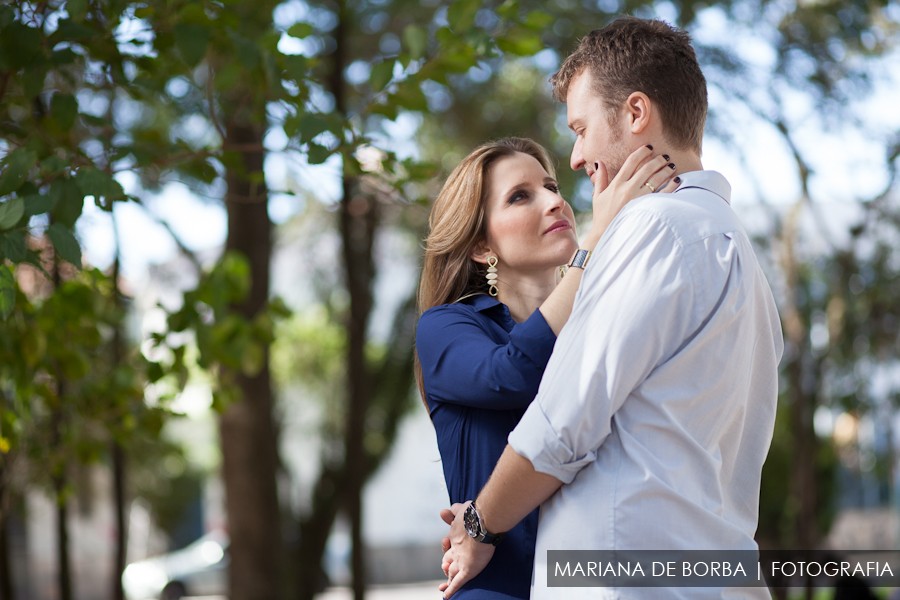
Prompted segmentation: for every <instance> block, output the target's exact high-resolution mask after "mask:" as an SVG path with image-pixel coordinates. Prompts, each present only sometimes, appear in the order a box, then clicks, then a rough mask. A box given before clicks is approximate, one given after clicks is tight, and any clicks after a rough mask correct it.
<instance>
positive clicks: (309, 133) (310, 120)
mask: <svg viewBox="0 0 900 600" xmlns="http://www.w3.org/2000/svg"><path fill="white" fill-rule="evenodd" d="M325 117H326V115H323V114H321V113H303V114H302V115H300V118H299V119H298V131H297V133H298V134H299V136H300V139H302V140H307V141H308V140H312V139H313V138H314V137H316V136H317V135H319V134H320V133H324V132H326V131H331V125H332V124H331V123H329V122H328V120H327V119H326V118H325Z"/></svg>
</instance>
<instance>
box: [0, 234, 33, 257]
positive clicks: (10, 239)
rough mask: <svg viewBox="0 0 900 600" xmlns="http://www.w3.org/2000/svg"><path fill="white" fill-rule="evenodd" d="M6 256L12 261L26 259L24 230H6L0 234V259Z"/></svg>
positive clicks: (26, 250)
mask: <svg viewBox="0 0 900 600" xmlns="http://www.w3.org/2000/svg"><path fill="white" fill-rule="evenodd" d="M3 258H6V259H8V260H10V261H11V262H14V263H20V262H25V261H26V260H28V248H27V247H26V246H25V232H24V231H22V230H16V231H8V232H6V233H2V234H0V259H3Z"/></svg>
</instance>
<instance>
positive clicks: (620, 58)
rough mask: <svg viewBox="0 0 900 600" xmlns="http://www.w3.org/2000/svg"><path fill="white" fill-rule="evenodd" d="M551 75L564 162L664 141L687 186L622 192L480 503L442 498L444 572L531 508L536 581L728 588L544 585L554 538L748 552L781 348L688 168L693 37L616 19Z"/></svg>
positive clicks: (715, 188)
mask: <svg viewBox="0 0 900 600" xmlns="http://www.w3.org/2000/svg"><path fill="white" fill-rule="evenodd" d="M551 81H552V83H553V86H554V93H555V95H556V97H557V98H558V99H560V100H562V101H565V102H566V105H567V114H568V121H569V127H570V128H571V129H572V131H573V132H574V133H575V136H576V139H575V145H574V148H573V150H572V157H571V166H572V168H573V169H576V170H577V169H581V168H583V169H585V171H586V172H587V174H588V175H589V176H590V177H591V179H592V181H594V184H595V186H605V185H607V183H608V181H609V179H610V178H611V177H612V176H613V175H615V173H616V172H617V171H618V169H619V168H620V167H621V165H622V163H623V161H624V159H625V157H626V156H628V154H629V153H630V152H631V151H632V150H633V149H634V148H636V147H638V146H639V145H642V144H647V145H652V146H654V147H656V148H659V149H663V151H665V152H668V153H669V155H670V158H671V161H672V162H673V163H674V164H675V165H677V166H678V169H679V171H678V174H679V177H680V179H681V185H680V187H679V188H678V189H677V190H676V191H675V192H674V193H660V194H651V195H647V196H643V197H642V198H640V199H637V200H634V201H632V202H631V203H630V204H628V205H627V206H626V207H625V208H624V209H623V210H622V211H621V213H620V214H619V215H618V217H617V218H616V219H615V221H614V222H613V223H612V224H611V225H610V227H609V228H608V230H607V232H606V234H605V235H604V238H603V239H602V240H601V242H600V244H599V245H598V246H597V248H596V250H595V252H594V254H593V256H592V257H590V261H589V264H587V268H586V271H585V274H584V279H583V280H582V284H581V289H580V290H579V293H578V296H577V297H576V299H575V307H574V309H573V312H572V315H571V317H570V319H569V322H568V323H567V324H566V326H565V327H564V328H563V330H562V332H561V333H560V336H559V339H558V340H557V343H556V346H555V348H554V352H553V356H552V357H551V359H550V363H549V364H548V366H547V369H546V372H545V374H544V378H543V380H542V382H541V386H540V391H539V392H538V395H537V397H536V398H535V400H534V402H533V403H532V404H531V406H530V407H529V409H528V410H527V412H526V413H525V415H524V416H523V418H522V420H521V421H520V423H519V425H518V426H517V427H516V429H515V430H514V431H513V432H512V433H511V434H510V436H509V445H508V446H507V448H506V450H505V451H504V453H503V456H502V457H501V459H500V461H499V462H498V463H497V466H496V468H495V470H494V472H493V475H492V476H491V479H490V480H489V481H488V483H487V485H486V486H485V488H484V489H483V491H482V492H481V493H480V494H479V495H478V498H477V499H476V500H475V503H474V505H473V504H472V503H471V502H467V503H465V504H458V505H454V506H453V507H452V508H451V509H450V510H447V511H444V512H443V514H442V516H443V517H444V518H445V520H447V522H448V523H449V522H450V521H451V519H452V527H451V533H450V540H451V542H452V546H451V547H450V548H449V550H448V551H447V553H446V554H445V557H444V564H443V566H444V570H445V573H447V574H448V576H449V580H448V583H446V584H444V585H443V586H441V587H442V589H443V590H444V592H445V597H448V598H449V597H450V596H452V595H453V594H454V593H455V592H456V591H457V590H459V589H460V587H461V586H462V585H463V584H464V583H465V582H466V581H468V580H469V579H471V578H472V577H473V576H475V575H476V574H477V573H478V572H479V571H480V570H481V569H482V568H483V566H484V565H485V564H487V562H488V561H489V560H490V557H491V555H492V553H493V545H492V543H491V542H493V543H498V542H497V539H496V536H497V534H501V533H502V532H504V531H506V530H508V529H510V528H511V527H513V525H514V524H515V523H516V522H518V520H519V519H521V518H522V517H524V516H525V515H526V514H527V513H528V512H530V511H531V510H533V509H534V508H535V507H536V506H539V505H540V506H541V520H540V525H539V527H538V538H537V549H536V553H535V567H534V573H533V578H532V598H535V599H538V600H541V599H555V598H561V597H562V598H580V597H589V598H597V597H611V598H659V597H691V598H696V597H701V596H706V597H715V598H720V597H727V596H729V595H730V594H731V592H730V591H729V590H727V589H716V588H705V589H699V590H698V589H697V588H694V589H691V590H688V589H684V588H681V589H679V588H677V587H672V588H668V589H661V588H638V587H634V588H628V587H621V588H618V589H598V588H565V589H558V588H548V587H547V566H548V564H547V560H548V559H547V552H548V550H573V549H581V550H616V551H623V550H749V551H753V550H756V544H755V542H754V539H753V536H754V533H755V531H756V525H757V520H758V504H759V486H760V475H761V470H762V465H763V462H764V460H765V457H766V454H767V452H768V448H769V444H770V442H771V437H772V430H773V426H774V419H775V405H776V395H777V381H778V372H777V365H778V361H779V360H780V358H781V354H782V351H783V341H782V335H781V326H780V323H779V318H778V314H777V312H776V309H775V304H774V301H773V299H772V294H771V291H770V289H769V286H768V284H767V282H766V280H765V277H764V275H763V273H762V271H761V269H760V267H759V264H758V262H757V260H756V257H755V255H754V252H753V249H752V247H751V245H750V241H749V239H748V237H747V235H746V233H745V232H744V231H743V229H742V228H741V226H740V224H739V223H738V220H737V218H736V216H735V215H734V213H733V211H732V210H731V208H730V206H729V204H728V201H729V197H730V186H729V184H728V182H727V181H725V179H724V178H723V177H722V176H721V175H720V174H718V173H716V172H712V171H704V170H703V167H702V165H701V161H700V151H701V142H702V135H703V128H704V123H705V119H706V106H707V100H706V81H705V79H704V77H703V74H702V72H701V70H700V67H699V65H698V64H697V59H696V56H695V54H694V51H693V48H692V47H691V44H690V38H689V37H688V35H687V34H686V33H685V32H683V31H681V30H678V29H675V28H673V27H671V26H669V25H668V24H666V23H664V22H661V21H656V20H642V19H636V18H630V17H626V18H621V19H618V20H616V21H614V22H613V23H611V24H610V25H608V26H607V27H605V28H603V29H601V30H597V31H594V32H592V33H591V34H590V35H588V36H587V37H585V38H584V39H583V40H582V41H581V43H580V45H579V46H578V48H577V49H576V50H575V52H574V53H573V54H572V55H571V56H569V57H568V58H567V59H566V60H565V62H564V63H563V65H562V67H561V68H560V70H559V72H558V73H557V74H556V75H554V77H553V78H552V80H551ZM646 185H647V186H648V187H649V188H651V190H652V189H654V188H655V187H656V185H655V184H654V182H652V181H648V182H646ZM583 256H584V255H583V253H582V257H581V260H580V262H582V264H583V263H584V259H583ZM464 521H467V525H468V531H467V530H466V529H467V527H466V524H464ZM485 542H489V543H485ZM499 543H503V542H502V541H499ZM732 591H733V590H732ZM738 595H740V596H741V597H756V596H760V597H767V596H768V592H767V591H766V590H765V589H764V588H743V589H742V590H740V592H739V593H738Z"/></svg>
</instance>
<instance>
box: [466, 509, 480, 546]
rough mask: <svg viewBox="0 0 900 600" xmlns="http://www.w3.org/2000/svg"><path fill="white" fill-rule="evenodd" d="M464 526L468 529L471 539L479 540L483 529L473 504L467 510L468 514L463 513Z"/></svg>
mask: <svg viewBox="0 0 900 600" xmlns="http://www.w3.org/2000/svg"><path fill="white" fill-rule="evenodd" d="M463 525H465V527H466V533H468V534H469V537H473V538H475V539H478V537H479V536H480V535H481V527H480V523H479V522H478V513H477V512H475V507H474V506H472V505H471V504H470V505H469V506H468V507H467V508H466V512H465V513H463Z"/></svg>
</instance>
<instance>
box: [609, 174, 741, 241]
mask: <svg viewBox="0 0 900 600" xmlns="http://www.w3.org/2000/svg"><path fill="white" fill-rule="evenodd" d="M622 213H623V223H622V225H623V226H625V227H639V228H640V227H648V226H649V225H651V224H652V225H655V226H656V228H657V230H658V231H659V233H660V234H664V235H672V236H674V238H675V239H677V240H679V241H680V242H681V243H683V244H689V243H693V242H696V241H699V240H701V239H704V238H707V237H709V236H710V235H714V234H717V233H733V232H737V231H741V230H742V227H741V224H740V221H739V219H738V218H737V215H736V214H735V213H734V211H733V210H732V209H731V206H730V205H729V203H728V201H727V200H726V199H725V198H723V197H722V196H721V195H720V194H718V193H716V192H715V191H713V190H710V189H706V188H703V187H688V188H685V189H678V190H676V191H675V192H671V193H666V194H648V195H646V196H643V197H641V198H640V199H638V200H635V201H633V202H631V203H630V204H629V205H628V206H626V208H625V209H624V210H623V211H622Z"/></svg>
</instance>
